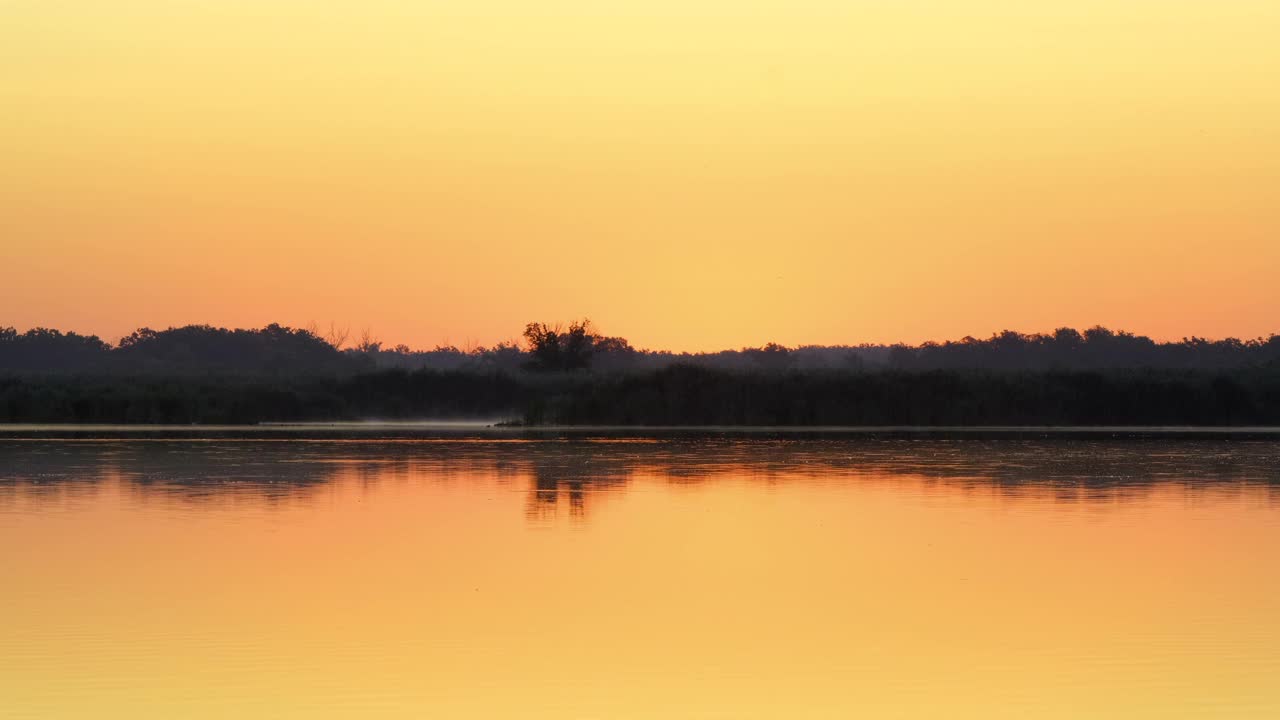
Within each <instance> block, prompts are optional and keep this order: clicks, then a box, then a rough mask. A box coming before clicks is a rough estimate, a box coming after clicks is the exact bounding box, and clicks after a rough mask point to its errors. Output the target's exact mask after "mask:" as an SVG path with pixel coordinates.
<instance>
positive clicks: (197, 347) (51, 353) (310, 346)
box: [0, 321, 1280, 377]
mask: <svg viewBox="0 0 1280 720" xmlns="http://www.w3.org/2000/svg"><path fill="white" fill-rule="evenodd" d="M1278 364H1280V335H1271V336H1270V337H1268V338H1255V339H1249V340H1239V339H1235V338H1228V339H1225V340H1205V339H1202V338H1194V337H1193V338H1186V339H1183V340H1180V341H1177V342H1156V341H1154V340H1152V339H1151V338H1148V337H1144V336H1141V335H1133V334H1131V333H1126V332H1115V331H1112V330H1108V329H1106V328H1102V327H1095V328H1091V329H1088V330H1085V331H1084V332H1078V331H1076V330H1073V329H1070V328H1060V329H1058V330H1055V331H1054V332H1052V333H1047V334H1023V333H1016V332H1012V331H1005V332H1001V333H997V334H995V335H992V336H991V337H990V338H986V339H976V338H972V337H966V338H963V339H961V340H956V341H948V342H943V343H924V344H922V345H918V346H911V345H904V344H898V345H865V344H864V345H856V346H855V345H844V346H816V345H810V346H801V347H794V348H789V347H784V346H781V345H777V344H773V343H770V344H768V345H765V346H763V347H757V348H742V349H738V350H724V351H721V352H712V353H673V352H669V351H655V350H638V349H636V348H634V347H632V345H631V344H630V343H629V342H627V340H625V339H623V338H619V337H606V336H603V335H601V334H599V333H597V332H595V330H594V329H593V328H591V326H590V324H589V323H588V322H585V321H584V322H581V323H574V324H571V325H569V326H568V327H567V328H559V327H548V326H546V325H541V324H536V323H535V324H530V325H529V326H528V327H526V329H525V331H524V340H523V342H516V341H511V342H504V343H499V344H498V345H495V346H493V347H475V348H470V349H467V350H463V349H459V348H456V347H452V346H447V347H437V348H434V349H431V350H412V349H410V348H408V347H407V346H404V345H397V346H395V347H392V348H388V347H387V346H386V345H384V344H383V343H381V342H379V341H377V340H376V339H374V338H372V337H370V336H369V335H368V333H366V334H365V336H364V337H363V338H361V340H360V341H359V342H358V343H356V344H354V345H352V346H350V347H348V346H346V333H345V332H344V333H330V334H329V335H328V336H322V335H321V333H320V332H319V331H318V330H316V329H296V328H289V327H283V326H280V325H269V326H267V327H265V328H261V329H253V330H243V329H235V330H231V329H226V328H217V327H211V326H207V325H190V326H186V327H180V328H169V329H167V330H159V331H157V330H151V329H146V328H144V329H141V330H138V331H137V332H134V333H133V334H131V335H129V336H127V337H125V338H123V339H122V340H121V341H120V342H119V343H117V344H115V345H112V344H109V343H107V342H104V341H103V340H101V339H100V338H98V337H96V336H91V335H79V334H76V333H63V332H60V331H58V330H51V329H47V328H34V329H31V330H27V331H25V332H18V331H17V330H16V329H15V328H12V327H0V374H6V373H7V374H22V375H30V374H40V375H47V374H81V375H83V374H94V375H148V376H182V375H226V376H237V377H296V376H326V377H329V376H333V377H345V376H352V375H358V374H366V373H370V372H373V371H377V370H385V369H403V370H420V369H434V370H441V371H445V370H458V371H468V372H473V373H474V372H479V373H485V372H498V371H503V372H508V373H512V374H519V373H523V372H564V371H576V372H583V371H588V370H590V371H596V372H622V373H627V372H641V373H643V372H650V371H654V370H660V369H663V368H669V367H673V366H677V365H684V366H695V367H703V368H711V369H720V370H735V371H743V372H751V371H770V372H786V371H793V370H797V371H846V370H903V371H927V370H977V369H983V370H1000V371H1048V370H1114V369H1122V368H1154V369H1166V370H1175V369H1181V370H1196V369H1199V370H1227V369H1237V368H1250V367H1255V368H1256V367H1274V366H1276V365H1278Z"/></svg>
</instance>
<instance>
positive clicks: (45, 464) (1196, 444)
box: [0, 434, 1280, 521]
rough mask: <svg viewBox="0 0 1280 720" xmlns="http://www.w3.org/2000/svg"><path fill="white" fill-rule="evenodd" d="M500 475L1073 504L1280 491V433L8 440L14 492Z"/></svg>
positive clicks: (597, 488) (1, 480)
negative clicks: (896, 483) (858, 486)
mask: <svg viewBox="0 0 1280 720" xmlns="http://www.w3.org/2000/svg"><path fill="white" fill-rule="evenodd" d="M478 474H479V475H484V476H487V477H491V478H494V479H496V480H497V481H498V482H501V483H503V484H505V485H507V486H511V487H515V488H518V489H521V490H522V491H523V492H525V493H526V495H527V504H526V513H525V514H526V517H527V518H529V519H530V520H532V521H545V520H548V519H551V518H554V517H556V516H557V515H558V514H559V513H560V512H564V513H566V514H567V516H568V517H571V518H576V519H579V520H581V519H584V518H585V517H586V516H587V515H588V513H589V510H590V506H591V502H592V500H591V498H592V497H593V496H594V495H599V494H603V493H609V494H621V493H623V492H625V490H626V488H627V487H628V485H629V484H631V483H632V482H633V480H634V479H635V478H636V477H638V476H645V477H654V478H659V479H661V480H662V481H663V482H666V483H669V484H699V483H707V482H715V481H716V480H717V479H718V478H723V477H729V476H732V477H735V478H749V479H750V480H751V481H753V482H760V483H789V482H804V483H850V482H863V483H872V482H875V483H884V482H892V481H893V480H894V479H895V478H897V479H907V478H909V479H912V480H913V481H918V482H921V483H924V484H925V485H937V486H939V487H942V488H946V489H948V490H951V491H953V492H971V493H978V492H986V493H995V494H998V495H1000V496H1002V497H1006V498H1009V499H1017V498H1034V499H1036V500H1038V501H1045V500H1049V501H1053V502H1059V503H1093V502H1114V501H1125V500H1131V499H1136V498H1141V497H1145V496H1147V495H1148V494H1149V493H1150V492H1151V491H1152V490H1153V489H1154V488H1156V487H1159V486H1171V487H1176V488H1178V489H1180V490H1181V491H1183V492H1184V493H1189V494H1191V495H1195V494H1196V493H1203V492H1213V491H1217V492H1238V491H1241V490H1243V489H1246V488H1255V489H1261V490H1262V491H1264V492H1265V493H1266V494H1267V497H1269V498H1272V499H1274V498H1275V497H1276V490H1277V487H1278V486H1280V442H1277V441H1274V440H1267V439H1243V440H1233V439H1199V440H1189V439H1177V440H1167V439H1159V438H1136V439H1069V438H1060V439H1036V440H1026V439H980V438H970V439H902V438H890V439H876V438H844V439H833V438H816V439H815V438H750V439H743V438H717V437H667V438H660V439H659V438H617V437H611V438H591V437H584V438H555V437H552V438H523V439H495V438H492V437H483V436H478V437H467V436H459V435H457V434H453V435H449V436H441V437H417V438H403V437H396V438H380V437H327V438H317V437H298V438H294V439H292V440H287V441H283V440H281V439H278V438H277V439H270V440H264V439H254V438H243V437H241V438H205V439H192V438H163V437H159V438H157V437H152V438H118V437H117V438H96V439H79V440H77V441H74V442H72V441H67V440H45V439H14V438H8V439H0V503H5V502H8V503H12V502H15V501H16V500H17V499H18V498H19V497H21V498H24V499H26V500H28V501H40V500H41V499H44V500H46V501H52V500H55V499H59V498H68V497H75V496H76V495H83V494H86V493H92V492H93V490H94V488H95V487H96V486H97V485H98V484H100V483H103V482H106V481H115V482H120V483H123V484H125V485H127V486H129V487H130V488H132V489H133V491H135V492H136V493H137V494H138V495H139V496H141V497H142V498H144V499H145V497H147V496H148V495H154V494H162V495H164V496H166V497H173V498H180V499H182V500H183V501H185V502H190V503H201V502H208V501H218V500H220V499H224V498H226V497H228V496H236V495H245V494H249V495H252V496H253V497H255V498H257V499H259V500H260V501H262V502H264V503H266V504H268V505H270V504H272V503H276V502H281V501H285V500H289V501H292V502H305V501H306V499H307V498H308V497H310V496H313V495H314V494H315V493H316V492H317V490H318V489H320V488H323V487H324V486H326V485H328V484H331V483H333V482H335V481H337V480H340V479H350V480H352V481H353V482H357V483H359V484H361V485H363V486H372V485H376V484H377V483H382V482H397V481H406V480H407V479H408V478H410V477H427V478H430V480H431V481H432V482H445V483H447V482H451V481H452V480H455V479H456V478H459V477H473V476H475V475H478Z"/></svg>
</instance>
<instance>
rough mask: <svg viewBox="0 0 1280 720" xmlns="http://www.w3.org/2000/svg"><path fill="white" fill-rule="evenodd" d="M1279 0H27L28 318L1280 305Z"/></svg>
mask: <svg viewBox="0 0 1280 720" xmlns="http://www.w3.org/2000/svg"><path fill="white" fill-rule="evenodd" d="M1277 38H1280V3H1277V2H1276V1H1275V0H1219V1H1217V2H1207V1H1204V0H1198V1H1195V2H1193V1H1190V0H1158V1H1157V0H1119V1H1117V0H1105V1H1103V0H1077V1H1073V2H1069V3H1068V2H1052V3H1031V2H1014V1H1008V2H1004V1H997V0H965V1H963V2H962V1H959V0H942V1H938V2H919V1H913V0H898V1H895V2H886V1H877V2H870V1H867V0H764V1H751V0H735V1H734V2H727V1H726V0H704V1H702V2H696V1H694V2H691V1H690V0H646V1H645V2H628V3H620V2H602V1H601V0H541V1H539V2H516V1H515V0H468V2H437V1H433V0H362V1H361V2H326V3H317V2H310V1H306V2H304V1H303V0H115V1H113V2H105V1H102V0H0V311H2V316H0V324H6V325H16V326H18V327H19V328H25V327H30V326H33V325H47V326H55V327H60V328H64V329H74V330H79V331H82V332H94V333H98V334H101V335H103V336H104V337H107V338H111V339H114V338H116V337H118V336H119V335H121V334H124V333H127V332H128V331H130V330H132V329H133V328H135V327H137V326H141V325H149V326H152V327H164V326H168V325H172V324H186V323H190V322H208V323H214V324H220V325H235V326H260V325H263V324H265V323H268V322H273V321H278V322H282V323H287V324H293V325H304V324H306V323H307V322H309V321H313V320H314V321H317V322H319V323H320V324H322V325H327V324H328V322H329V321H330V320H333V321H336V322H337V323H338V324H340V325H349V326H351V327H352V328H356V329H358V328H360V327H363V326H368V327H370V328H371V329H372V330H373V331H374V332H375V334H377V335H379V336H381V337H382V338H383V339H384V340H389V341H392V342H407V343H409V344H411V345H415V346H430V345H434V344H435V343H437V342H444V341H450V342H453V343H456V344H460V345H461V344H463V343H465V342H467V341H478V342H482V343H489V342H493V341H496V340H499V339H503V338H510V337H513V336H514V335H516V334H518V332H519V330H520V328H521V327H522V326H523V324H524V323H525V322H527V321H530V320H535V319H538V320H548V321H553V320H567V319H571V318H574V317H580V316H583V315H586V316H590V317H591V318H593V319H594V320H595V321H596V322H597V324H598V325H599V326H600V327H601V329H603V330H604V331H606V332H609V333H611V334H621V335H624V336H626V337H629V338H630V339H631V340H632V341H633V342H634V343H636V344H637V345H642V346H649V347H667V348H675V349H691V350H696V349H714V348H720V347H727V346H741V345H745V344H761V343H764V342H766V341H770V340H774V341H778V342H782V343H786V344H797V343H838V342H863V341H897V340H905V341H912V342H915V341H920V340H925V339H931V338H946V337H960V336H963V335H966V334H974V335H985V334H989V333H990V332H992V331H994V330H999V329H1001V328H1005V327H1009V328H1014V329H1019V330H1024V331H1035V330H1048V329H1051V328H1053V327H1056V326H1060V325H1076V326H1087V325H1093V324H1097V323H1102V324H1107V325H1110V326H1114V327H1122V328H1126V329H1129V330H1132V331H1136V332H1142V333H1148V334H1151V335H1154V336H1156V337H1160V338H1177V337H1181V336H1183V335H1189V334H1197V335H1204V336H1211V337H1218V336H1224V335H1238V336H1256V335H1260V334H1269V333H1271V332H1273V331H1280V313H1277V309H1280V282H1277V277H1278V276H1280V42H1278V41H1277Z"/></svg>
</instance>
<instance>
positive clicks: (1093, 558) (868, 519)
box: [0, 433, 1280, 720]
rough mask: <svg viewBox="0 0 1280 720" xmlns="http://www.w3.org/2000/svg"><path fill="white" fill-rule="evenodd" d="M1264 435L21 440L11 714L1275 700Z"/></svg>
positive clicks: (5, 464)
mask: <svg viewBox="0 0 1280 720" xmlns="http://www.w3.org/2000/svg"><path fill="white" fill-rule="evenodd" d="M1278 452H1280V448H1278V447H1277V444H1276V443H1275V442H1273V441H1267V440H1259V439H1200V440H1189V439H1180V440H1176V441H1174V440H1168V439H1160V438H1139V439H1132V440H1108V439H1101V438H1099V439H1094V440H1081V439H1067V438H1061V439H1056V440H1045V439H1028V438H1023V439H1016V438H1009V439H1001V440H998V439H991V438H986V439H983V438H969V439H965V440H949V439H945V438H927V439H926V438H919V439H914V440H912V439H902V438H867V437H862V438H825V439H824V438H801V437H763V436H756V437H752V438H750V439H744V438H734V437H715V436H706V435H703V436H692V435H688V436H675V435H671V436H664V437H649V438H625V437H582V436H577V437H556V436H546V437H506V438H502V437H492V436H479V435H476V436H468V435H464V434H456V433H455V434H453V435H441V436H434V437H432V436H424V437H381V436H372V435H368V434H365V435H361V436H338V435H334V436H311V435H305V434H303V435H297V436H294V437H292V438H289V439H287V440H286V439H285V438H279V437H265V436H262V435H257V436H251V437H205V438H199V437H195V436H190V435H188V436H186V437H185V438H176V437H171V436H167V437H161V436H156V437H149V438H134V439H128V440H125V439H121V438H119V437H116V438H97V439H90V438H80V439H75V440H64V441H57V440H51V439H37V438H32V439H13V438H10V439H6V440H0V577H3V585H0V587H2V588H3V589H2V590H0V618H4V622H2V623H0V716H4V717H5V718H6V719H7V718H9V717H15V718H27V717H30V718H54V717H58V718H62V717H93V718H137V717H166V718H168V717H173V718H186V719H191V720H204V719H205V718H208V719H210V720H212V719H214V718H226V717H246V718H258V717H263V718H284V717H307V718H316V719H323V718H335V719H337V718H351V717H360V718H366V717H368V718H397V719H400V718H404V719H406V720H408V719H415V720H416V719H417V718H424V717H431V718H434V717H440V718H454V717H458V718H471V717H503V718H505V717H519V718H546V719H547V720H551V719H553V718H555V719H561V718H566V717H583V718H586V717H601V718H636V719H646V718H654V717H661V718H708V717H732V718H761V719H762V720H763V719H768V720H772V719H774V718H790V717H804V718H847V717H901V718H938V717H945V718H974V719H977V718H981V719H982V720H991V719H992V718H1010V719H1011V720H1012V719H1013V718H1017V719H1018V720H1023V719H1024V718H1061V719H1063V720H1065V719H1066V718H1076V717H1089V718H1117V719H1119V718H1124V719H1125V720H1129V719H1130V718H1135V717H1148V718H1157V717H1158V718H1165V717H1187V716H1194V717H1206V718H1209V717H1212V718H1215V720H1219V719H1222V718H1241V719H1249V720H1252V719H1253V718H1261V717H1280V686H1278V685H1277V684H1276V682H1275V678H1276V677H1277V676H1278V675H1280V620H1277V618H1280V575H1278V574H1277V573H1276V572H1275V571H1274V568H1275V567H1277V565H1278V564H1280V512H1277V510H1280V505H1278V504H1277V498H1278V495H1277V487H1278V485H1280V482H1278V479H1280V478H1278V475H1280V458H1278V457H1277V453H1278ZM1188 708H1190V709H1191V710H1193V711H1194V712H1187V710H1188Z"/></svg>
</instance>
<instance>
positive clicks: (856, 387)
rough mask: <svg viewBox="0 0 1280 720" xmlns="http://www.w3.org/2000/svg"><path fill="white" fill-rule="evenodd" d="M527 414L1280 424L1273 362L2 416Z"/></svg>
mask: <svg viewBox="0 0 1280 720" xmlns="http://www.w3.org/2000/svg"><path fill="white" fill-rule="evenodd" d="M459 418H477V419H486V420H514V421H518V422H521V423H524V424H529V425H548V424H571V425H580V424H593V425H659V426H661V425H852V426H867V425H925V426H928V425H970V426H973V425H1206V426H1232V425H1235V426H1241V425H1280V371H1277V370H1276V369H1272V368H1247V369H1235V370H1226V371H1210V370H1167V369H1166V370H1159V369H1146V370H1114V371H1075V370H1054V371H1037V372H993V371H985V370H983V371H974V370H927V371H904V370H886V371H882V372H860V371H851V370H826V371H804V372H802V371H794V370H792V371H785V372H775V371H760V370H756V371H747V372H744V371H735V370H723V369H717V368H706V367H696V366H688V365H677V366H673V367H669V368H664V369H661V370H656V371H645V372H634V373H554V374H541V375H540V374H536V373H521V374H511V373H507V372H501V371H497V372H471V371H459V370H452V371H438V370H419V371H413V372H409V371H403V370H391V371H379V372H373V373H365V374H357V375H350V376H345V377H329V378H305V377H292V378H283V377H282V378H274V379H254V378H231V377H219V378H198V377H191V376H175V377H168V378H155V377H141V376H130V377H119V376H117V377H110V376H98V377H84V376H65V375H64V376H58V375H47V376H40V377H34V376H32V377H23V376H9V377H7V378H3V379H0V422H11V423H12V422H27V423H32V422H48V423H54V422H79V423H182V424H187V423H203V424H213V423H232V424H239V423H258V422H267V421H326V420H362V419H383V420H394V419H402V420H411V419H459Z"/></svg>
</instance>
